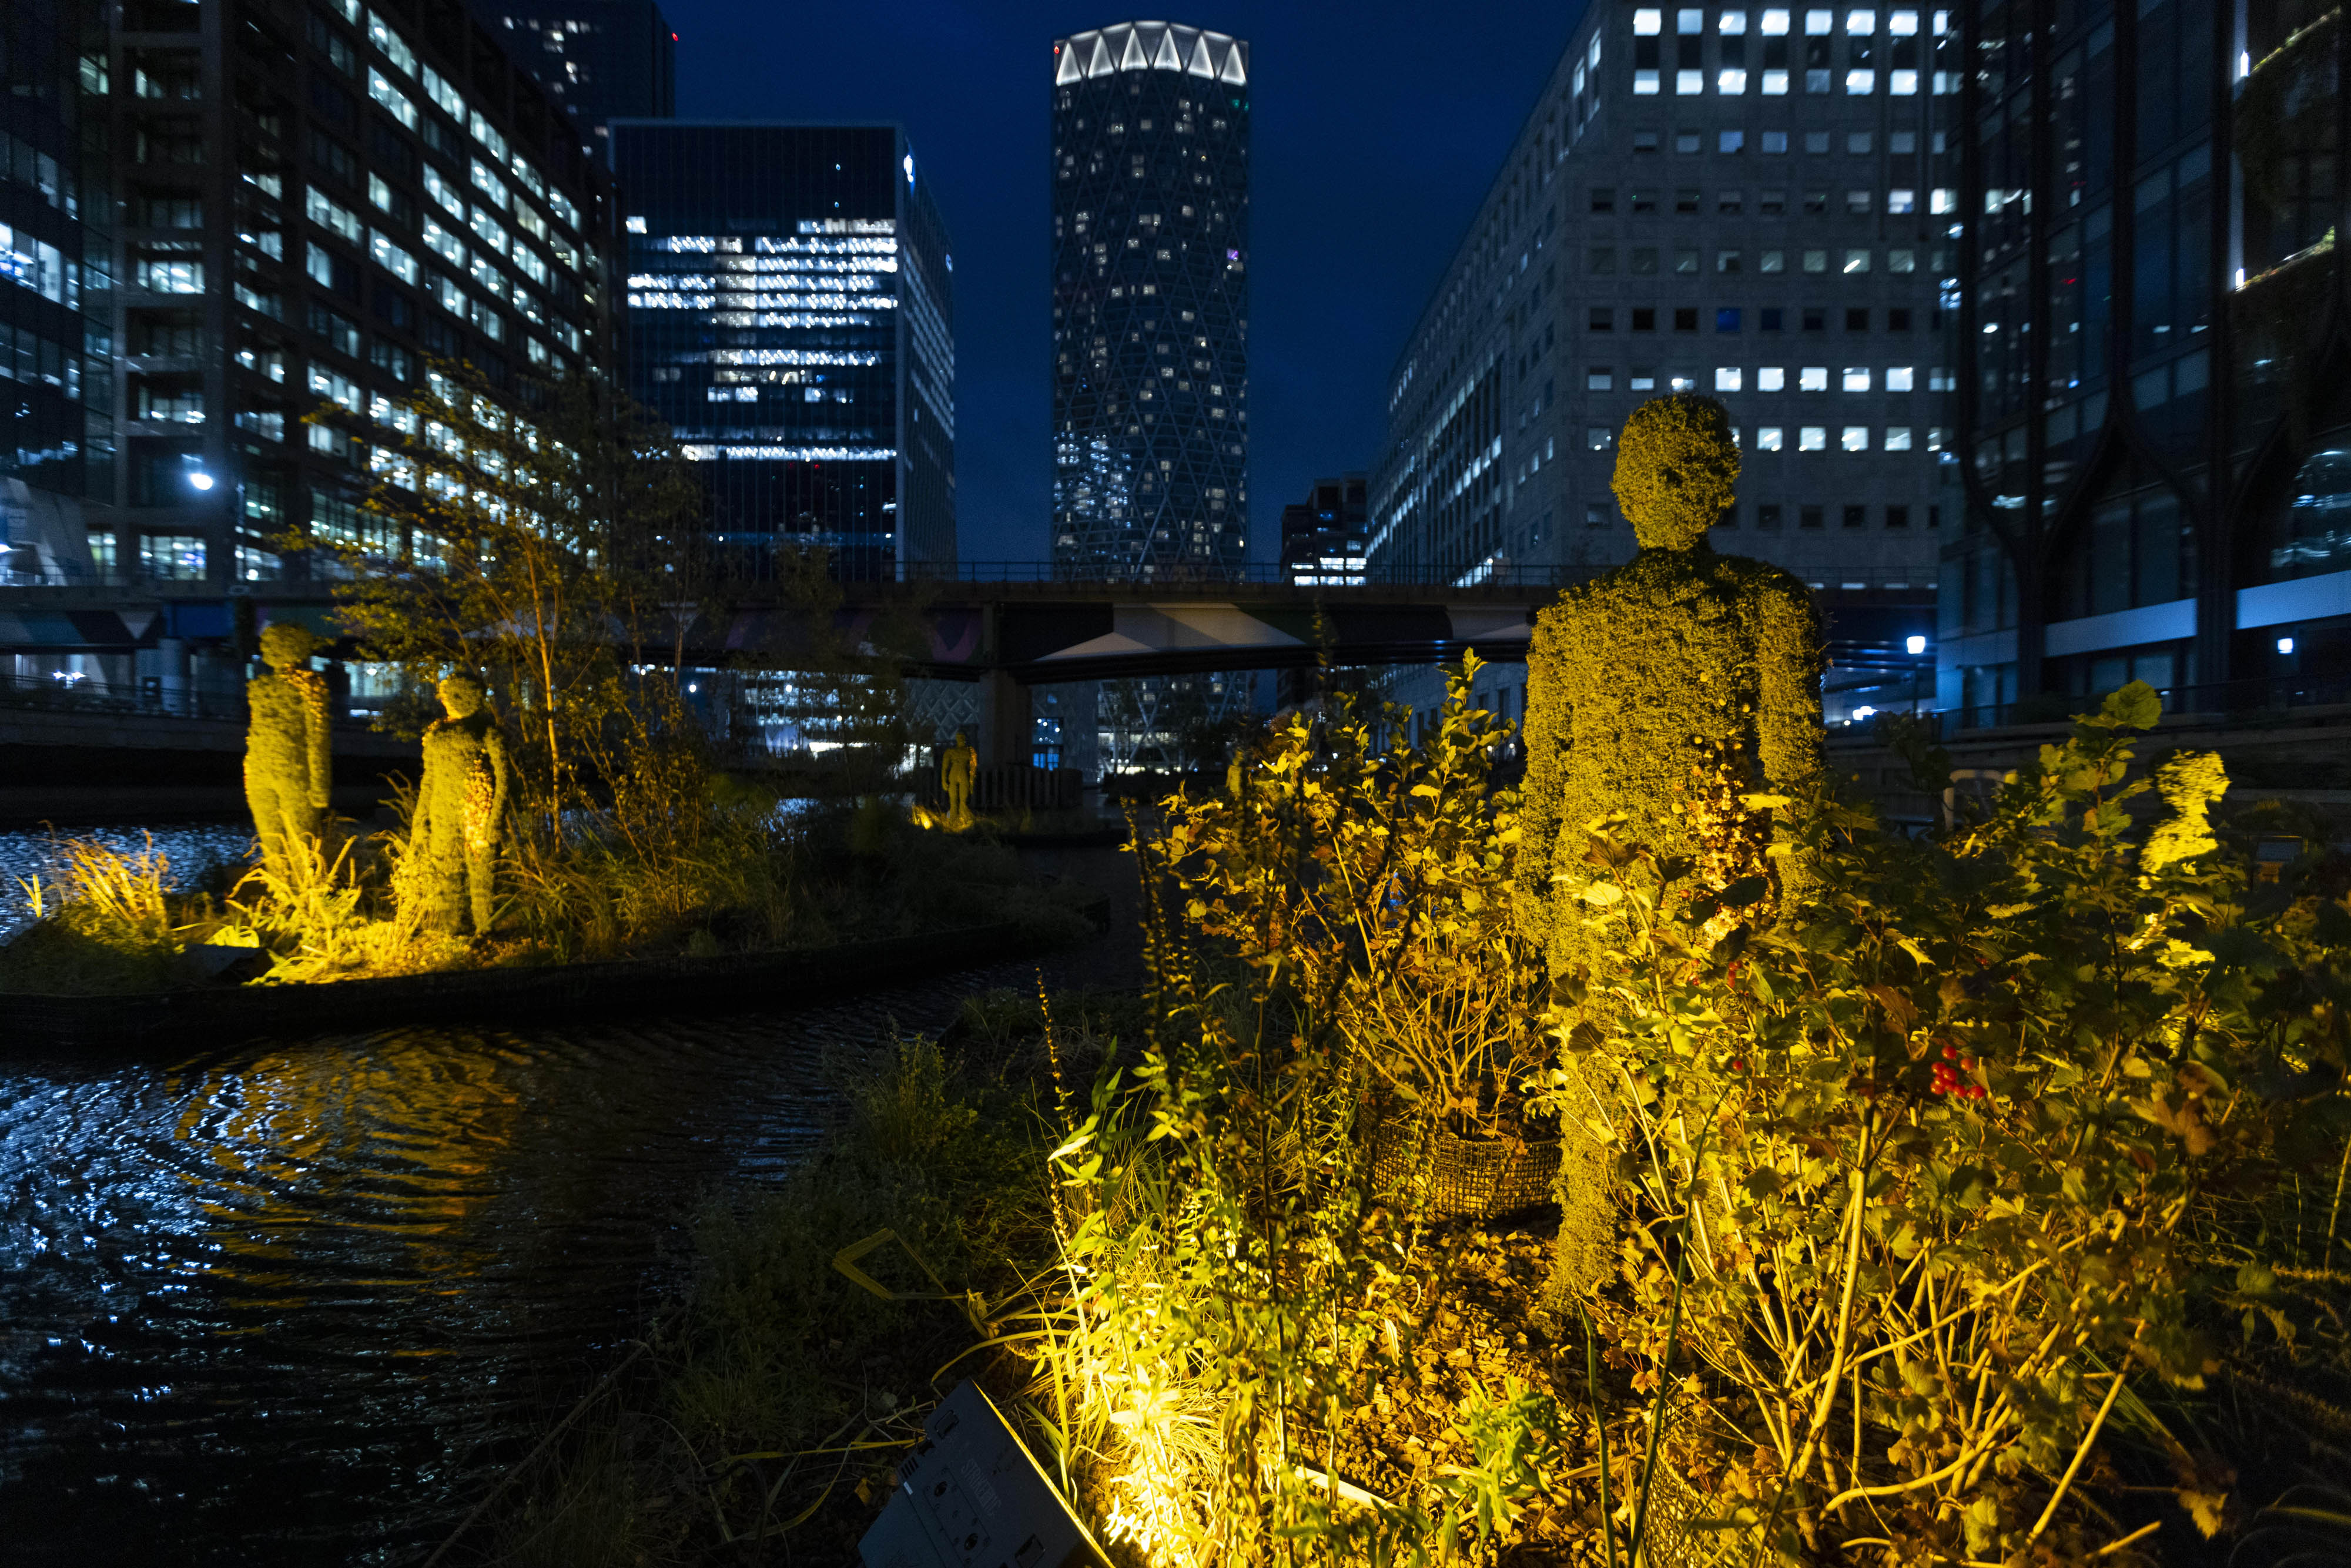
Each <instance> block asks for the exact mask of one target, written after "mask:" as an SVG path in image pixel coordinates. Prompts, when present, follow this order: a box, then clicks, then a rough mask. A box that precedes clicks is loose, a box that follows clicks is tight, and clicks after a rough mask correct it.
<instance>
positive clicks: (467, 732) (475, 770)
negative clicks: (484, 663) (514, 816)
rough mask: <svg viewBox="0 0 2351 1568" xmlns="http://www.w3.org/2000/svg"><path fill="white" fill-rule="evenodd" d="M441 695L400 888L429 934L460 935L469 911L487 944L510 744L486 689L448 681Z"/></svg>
mask: <svg viewBox="0 0 2351 1568" xmlns="http://www.w3.org/2000/svg"><path fill="white" fill-rule="evenodd" d="M440 693H441V706H442V708H443V710H444V713H445V716H444V717H442V718H437V719H434V721H433V722H432V723H431V724H430V725H428V726H426V727H425V730H424V779H423V783H422V784H420V785H419V786H418V787H417V790H416V814H415V818H414V820H413V822H412V823H411V824H410V831H409V839H408V855H407V869H406V871H405V873H404V875H403V882H404V883H405V884H406V886H407V888H408V889H409V890H410V891H411V893H412V894H413V896H415V897H416V898H417V899H418V900H419V901H420V902H421V903H422V904H423V915H424V920H423V924H424V926H425V929H427V930H430V931H436V932H440V933H443V934H444V935H448V936H455V935H456V933H457V930H458V927H459V925H461V924H462V923H463V919H464V915H465V911H466V906H467V904H469V903H470V904H471V908H472V914H473V917H474V935H475V936H476V937H482V936H488V935H489V934H490V927H491V923H492V921H493V919H494V917H495V911H494V908H493V904H492V901H491V894H492V893H493V892H494V890H495V887H496V870H497V852H498V833H499V828H500V826H501V824H502V823H503V822H504V821H505V820H506V809H507V788H508V785H509V784H510V782H511V779H512V774H511V769H510V768H509V767H508V765H507V743H506V737H504V736H503V735H501V734H500V733H499V730H498V721H497V716H496V714H495V713H493V712H492V711H491V710H490V707H489V705H488V702H487V700H486V695H485V694H484V692H483V690H482V683H481V682H479V681H477V680H475V678H474V677H473V676H471V675H451V676H450V677H448V678H447V679H446V680H444V681H443V682H442V683H441V687H440ZM467 894H471V897H470V900H469V899H468V897H467Z"/></svg>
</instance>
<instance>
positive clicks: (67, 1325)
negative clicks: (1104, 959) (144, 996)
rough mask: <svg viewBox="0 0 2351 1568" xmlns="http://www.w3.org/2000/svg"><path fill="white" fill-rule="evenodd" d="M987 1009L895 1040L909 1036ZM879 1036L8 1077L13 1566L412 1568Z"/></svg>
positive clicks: (677, 1030)
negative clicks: (713, 1202) (713, 1188)
mask: <svg viewBox="0 0 2351 1568" xmlns="http://www.w3.org/2000/svg"><path fill="white" fill-rule="evenodd" d="M982 983H1002V981H1001V979H1000V978H993V979H992V978H990V977H969V976H967V977H959V978H951V979H946V980H942V981H940V982H938V983H937V984H935V985H933V986H926V987H923V988H917V989H914V990H911V991H901V992H896V993H893V995H892V996H891V997H890V998H887V1005H888V1006H889V1007H890V1008H891V1009H893V1010H894V1011H895V1013H896V1014H897V1016H898V1017H899V1018H900V1019H903V1020H904V1021H905V1022H906V1023H907V1024H909V1025H910V1026H918V1025H922V1024H926V1023H927V1024H932V1025H935V1024H936V1023H938V1022H940V1021H942V1020H943V1019H944V1018H945V1017H946V1012H947V1009H949V1008H951V1007H952V1005H953V1001H954V999H955V998H957V997H959V996H961V995H962V994H964V992H965V990H966V989H967V988H969V987H970V986H972V985H975V984H982ZM883 1017H884V1015H883V1010H882V1009H881V1008H880V1007H878V1006H876V1005H874V1004H872V1003H866V1004H844V1005H841V1006H838V1007H831V1008H824V1009H812V1010H809V1011H803V1012H799V1013H797V1014H794V1015H791V1016H789V1017H784V1018H776V1019H730V1020H716V1021H703V1022H695V1023H692V1024H679V1025H659V1024H656V1025H648V1026H645V1027H640V1028H605V1029H595V1030H565V1031H561V1032H549V1033H543V1034H535V1035H528V1036H524V1035H484V1034H469V1033H466V1032H464V1031H452V1030H404V1031H396V1032H384V1033H375V1034H354V1035H350V1036H346V1037H342V1038H339V1039H331V1040H319V1041H313V1042H309V1043H307V1044H303V1045H299V1046H293V1047H284V1046H273V1047H266V1048H259V1049H254V1050H250V1051H230V1052H222V1053H217V1054H214V1055H211V1056H207V1057H204V1058H201V1059H197V1060H193V1061H182V1062H178V1063H175V1064H172V1065H170V1066H168V1067H159V1066H157V1065H154V1064H152V1063H149V1064H141V1063H122V1062H115V1063H109V1064H97V1065H91V1064H78V1063H73V1062H65V1061H55V1062H27V1061H21V1060H20V1061H9V1062H0V1540H5V1541H8V1542H10V1543H11V1545H10V1548H9V1550H8V1552H7V1553H6V1555H7V1556H8V1560H9V1561H10V1562H12V1563H14V1562H32V1563H76V1564H90V1563H116V1562H120V1563H145V1562H153V1561H159V1560H162V1558H163V1557H164V1556H166V1555H169V1556H170V1557H171V1558H172V1559H173V1560H174V1561H178V1562H185V1563H239V1564H245V1563H339V1564H340V1563H388V1562H403V1561H411V1560H413V1558H414V1557H415V1556H416V1555H417V1554H418V1552H419V1551H420V1549H422V1548H424V1547H427V1546H429V1544H430V1543H431V1542H434V1541H435V1540H437V1539H438V1537H439V1535H440V1534H441V1533H442V1532H444V1531H446V1530H447V1529H448V1527H449V1525H450V1524H451V1523H452V1522H453V1521H454V1519H455V1516H456V1515H457V1514H458V1513H459V1512H461V1511H463V1508H464V1507H465V1506H467V1505H468V1504H469V1503H470V1500H472V1498H473V1497H474V1496H475V1495H476V1494H477V1492H478V1490H480V1488H482V1487H483V1486H484V1485H486V1484H487V1482H488V1480H489V1479H491V1478H492V1477H493V1476H495V1475H496V1473H497V1472H498V1470H499V1469H502V1468H503V1466H504V1465H506V1464H507V1463H509V1462H511V1461H512V1459H513V1458H515V1457H516V1456H517V1454H518V1453H519V1452H520V1451H521V1447H522V1439H523V1438H524V1437H526V1436H527V1435H528V1433H529V1432H531V1431H532V1430H534V1429H535V1427H536V1424H537V1422H538V1420H539V1419H541V1417H542V1415H543V1413H544V1412H545V1411H546V1410H547V1408H548V1407H549V1406H550V1405H552V1404H556V1403H559V1402H560V1401H562V1400H564V1399H566V1398H568V1397H570V1396H572V1395H573V1394H574V1393H576V1391H577V1390H578V1389H579V1388H580V1386H582V1385H584V1384H585V1383H586V1382H587V1381H588V1380H589V1379H590V1378H591V1377H592V1376H593V1375H596V1374H597V1373H598V1372H601V1370H602V1368H603V1367H604V1366H606V1365H608V1364H610V1361H611V1357H612V1354H613V1353H614V1347H615V1346H616V1344H617V1343H618V1342H619V1341H621V1340H622V1339H623V1338H624V1337H626V1336H627V1335H629V1334H631V1333H636V1332H638V1331H639V1330H640V1329H641V1328H642V1326H643V1322H645V1320H646V1317H647V1315H648V1313H649V1312H650V1310H651V1308H652V1305H653V1300H654V1296H655V1293H656V1291H658V1289H659V1288H660V1286H661V1285H662V1283H663V1282H664V1280H665V1279H666V1277H667V1276H666V1273H665V1263H664V1249H665V1248H668V1247H671V1246H672V1245H674V1243H675V1242H676V1241H677V1240H679V1239H681V1236H682V1226H683V1224H684V1221H685V1219H686V1218H688V1216H689V1215H690V1213H691V1211H692V1209H693V1207H694V1205H695V1200H696V1198H697V1196H698V1195H699V1194H701V1193H702V1192H704V1191H705V1190H706V1189H707V1188H708V1187H709V1186H710V1185H711V1184H713V1183H715V1182H721V1181H730V1180H736V1179H740V1178H744V1177H749V1178H751V1179H759V1178H761V1177H764V1176H773V1175H775V1174H777V1173H778V1172H780V1171H781V1170H782V1169H784V1168H786V1167H788V1166H789V1165H790V1164H791V1163H793V1162H794V1161H795V1160H796V1159H797V1158H799V1156H801V1155H804V1154H805V1152H806V1150H807V1148H808V1146H809V1145H810V1140H811V1139H812V1138H813V1137H814V1136H815V1135H816V1130H817V1124H818V1121H819V1119H820V1101H821V1098H822V1090H821V1083H822V1082H823V1081H824V1076H825V1075H824V1072H823V1066H824V1062H825V1060H826V1058H827V1057H828V1055H831V1054H833V1053H837V1052H841V1051H854V1050H858V1049H862V1047H863V1045H864V1044H866V1043H867V1042H870V1041H871V1040H873V1039H875V1038H876V1037H877V1034H878V1031H879V1030H881V1029H882V1028H883V1027H885V1025H884V1023H883Z"/></svg>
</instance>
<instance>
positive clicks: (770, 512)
mask: <svg viewBox="0 0 2351 1568" xmlns="http://www.w3.org/2000/svg"><path fill="white" fill-rule="evenodd" d="M611 158H612V167H613V170H614V172H615V175H616V177H617V179H618V180H619V182H620V185H621V188H622V193H623V194H622V201H623V203H624V204H625V205H626V207H627V209H628V211H627V213H626V214H625V225H624V226H625V228H626V230H627V234H626V239H627V243H628V296H627V298H628V310H629V346H628V366H629V370H628V379H629V390H630V392H631V393H632V395H633V396H635V397H636V398H637V399H638V400H639V401H640V402H643V403H645V404H646V405H647V406H649V407H650V408H652V409H653V411H654V413H656V414H658V415H659V416H660V417H661V418H662V419H663V420H664V421H666V422H667V423H669V424H670V426H671V427H672V428H673V429H674V431H675V433H676V435H677V438H678V440H679V442H680V443H681V444H683V445H684V451H685V455H686V456H687V457H688V458H690V459H693V460H694V461H695V463H696V464H697V465H699V466H700V468H701V471H702V474H703V476H704V478H705V482H706V484H707V486H708V494H709V526H710V528H711V530H712V532H713V533H714V535H715V536H716V537H717V538H719V539H721V540H722V541H725V542H726V543H729V544H732V545H735V546H737V547H739V548H740V549H742V550H743V551H744V553H745V556H746V558H747V559H749V560H751V561H753V562H755V563H756V562H757V561H758V560H759V559H762V558H763V557H764V556H765V555H766V554H767V552H768V551H770V550H772V549H775V548H777V547H779V546H789V547H793V548H810V549H813V548H821V549H826V550H829V551H831V553H832V555H833V558H834V560H835V563H836V566H837V568H838V569H839V570H844V571H852V572H856V573H859V574H861V575H874V574H880V575H883V576H889V575H893V574H894V573H898V572H902V571H905V570H913V569H916V568H919V567H921V566H923V565H925V564H929V565H933V566H936V565H942V564H946V565H951V564H952V563H953V562H954V560H955V556H956V536H955V518H956V510H955V301H954V291H953V287H952V278H953V274H954V267H955V260H954V257H953V256H952V255H950V254H949V249H948V243H947V233H946V224H945V223H944V222H943V221H942V219H941V218H940V216H939V211H938V208H937V205H936V204H935V203H934V202H933V200H932V197H931V189H930V184H929V183H928V181H927V180H926V179H925V177H924V174H923V171H922V169H921V166H920V165H919V164H918V163H917V162H915V158H914V149H913V148H912V146H911V145H910V144H909V143H908V141H907V140H906V136H905V133H904V131H901V130H899V129H898V128H897V127H895V126H889V125H861V126H818V125H762V124H737V123H725V122H712V121H694V120H619V121H615V122H614V123H613V124H612V126H611Z"/></svg>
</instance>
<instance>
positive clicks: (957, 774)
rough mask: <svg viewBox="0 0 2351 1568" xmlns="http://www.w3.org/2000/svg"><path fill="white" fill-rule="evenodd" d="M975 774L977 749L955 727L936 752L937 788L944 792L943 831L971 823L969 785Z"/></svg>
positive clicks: (977, 765) (962, 827)
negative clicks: (948, 740) (937, 765)
mask: <svg viewBox="0 0 2351 1568" xmlns="http://www.w3.org/2000/svg"><path fill="white" fill-rule="evenodd" d="M978 776H979V753H978V752H977V751H974V750H973V749H972V747H971V742H969V741H967V740H966V739H965V738H964V737H963V731H961V730H956V734H955V739H954V740H953V741H951V742H949V743H948V745H947V748H946V750H945V751H942V752H941V753H939V788H940V789H944V790H946V796H947V831H949V832H953V833H960V832H963V831H965V830H967V829H968V828H969V827H970V826H971V785H972V780H973V779H976V778H977V777H978Z"/></svg>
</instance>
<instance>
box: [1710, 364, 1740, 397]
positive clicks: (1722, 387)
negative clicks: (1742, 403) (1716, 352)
mask: <svg viewBox="0 0 2351 1568" xmlns="http://www.w3.org/2000/svg"><path fill="white" fill-rule="evenodd" d="M1741 377H1742V372H1741V371H1740V370H1739V368H1738V367H1737V366H1735V365H1717V366H1716V367H1715V368H1714V390H1715V391H1717V392H1738V391H1739V390H1740V380H1741Z"/></svg>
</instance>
